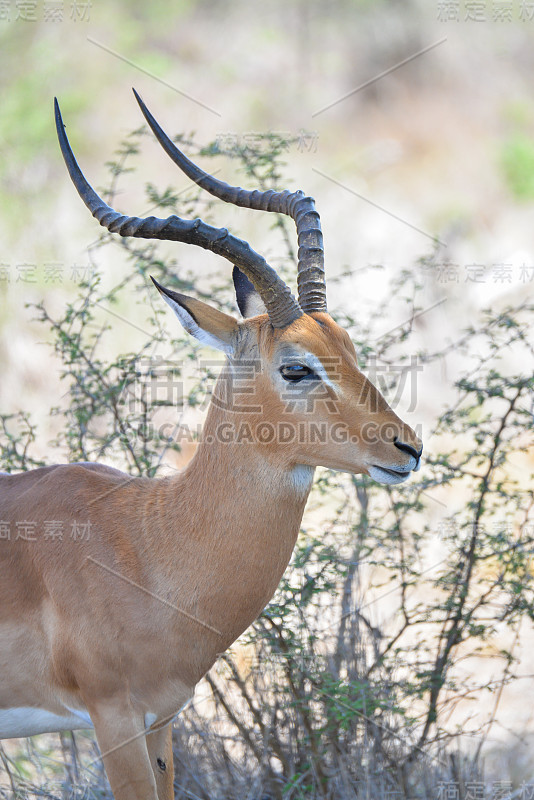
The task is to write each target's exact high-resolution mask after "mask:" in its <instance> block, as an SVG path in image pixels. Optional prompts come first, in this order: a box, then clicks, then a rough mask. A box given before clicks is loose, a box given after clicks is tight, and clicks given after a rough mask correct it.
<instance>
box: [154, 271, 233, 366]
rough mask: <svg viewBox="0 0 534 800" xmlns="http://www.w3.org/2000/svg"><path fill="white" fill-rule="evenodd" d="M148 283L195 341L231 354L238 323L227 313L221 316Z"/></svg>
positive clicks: (192, 300)
mask: <svg viewBox="0 0 534 800" xmlns="http://www.w3.org/2000/svg"><path fill="white" fill-rule="evenodd" d="M150 277H151V280H152V282H153V284H154V286H155V287H156V289H157V290H158V292H159V293H160V294H161V296H162V297H163V299H164V300H165V302H166V303H168V304H169V305H170V307H171V308H172V310H173V311H174V313H175V314H176V316H177V317H178V319H179V320H180V322H181V323H182V325H183V326H184V328H185V329H186V331H187V332H188V333H191V334H192V335H193V336H195V338H197V339H198V340H199V342H202V344H207V345H209V346H210V347H215V348H216V349H217V350H222V352H223V353H226V355H232V354H233V352H234V347H235V342H236V340H237V330H238V322H237V320H236V319H234V318H233V317H231V316H230V315H229V314H223V312H222V311H218V310H217V309H216V308H212V307H211V306H209V305H208V304H207V303H203V302H202V300H195V299H194V298H193V297H187V295H185V294H180V293H179V292H173V291H172V289H165V288H164V287H163V286H161V284H159V283H158V282H157V281H156V280H154V278H152V276H150Z"/></svg>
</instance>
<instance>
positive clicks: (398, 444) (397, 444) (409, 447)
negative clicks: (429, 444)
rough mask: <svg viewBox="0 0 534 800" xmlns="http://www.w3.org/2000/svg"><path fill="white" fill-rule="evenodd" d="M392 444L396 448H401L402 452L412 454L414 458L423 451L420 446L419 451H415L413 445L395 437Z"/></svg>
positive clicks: (418, 456) (419, 455)
mask: <svg viewBox="0 0 534 800" xmlns="http://www.w3.org/2000/svg"><path fill="white" fill-rule="evenodd" d="M393 444H394V445H395V447H396V448H398V449H399V450H402V452H403V453H408V455H410V456H413V457H414V458H415V459H418V458H420V457H421V453H422V452H423V448H421V449H420V450H419V452H417V450H416V449H415V447H412V445H411V444H406V443H405V442H401V441H400V440H399V439H395V440H394V442H393Z"/></svg>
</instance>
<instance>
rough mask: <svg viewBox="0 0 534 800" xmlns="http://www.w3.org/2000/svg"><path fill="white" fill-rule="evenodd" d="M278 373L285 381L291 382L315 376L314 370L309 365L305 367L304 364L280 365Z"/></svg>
mask: <svg viewBox="0 0 534 800" xmlns="http://www.w3.org/2000/svg"><path fill="white" fill-rule="evenodd" d="M280 373H281V375H282V378H283V379H284V380H285V381H291V383H298V382H299V381H301V380H303V379H304V378H316V377H317V375H316V374H315V372H313V371H312V370H311V369H310V368H309V367H305V366H304V364H287V365H285V366H283V367H280Z"/></svg>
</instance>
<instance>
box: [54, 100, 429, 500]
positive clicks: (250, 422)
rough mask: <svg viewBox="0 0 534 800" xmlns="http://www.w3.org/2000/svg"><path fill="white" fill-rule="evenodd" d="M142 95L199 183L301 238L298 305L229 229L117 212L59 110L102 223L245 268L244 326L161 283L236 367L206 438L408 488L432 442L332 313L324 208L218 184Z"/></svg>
mask: <svg viewBox="0 0 534 800" xmlns="http://www.w3.org/2000/svg"><path fill="white" fill-rule="evenodd" d="M134 93H135V96H136V99H137V101H138V103H139V105H140V107H141V110H142V112H143V114H144V116H145V119H146V121H147V122H148V124H149V126H150V127H151V129H152V131H153V132H154V134H155V136H156V138H157V139H158V141H159V143H160V144H161V145H162V147H163V149H164V150H165V151H166V153H167V154H168V155H169V156H170V158H171V159H172V160H173V161H174V162H175V164H177V166H178V167H180V169H182V170H183V172H184V173H185V174H186V175H187V176H188V177H189V178H191V180H193V181H194V182H196V183H197V184H198V185H199V186H200V187H201V188H203V189H205V190H206V191H208V192H210V193H211V194H212V195H214V196H215V197H217V198H219V199H221V200H224V201H226V202H229V203H233V204H235V205H238V206H242V207H245V208H251V209H257V210H263V211H271V212H276V213H279V214H286V215H288V216H290V217H291V218H292V219H293V220H294V221H295V224H296V228H297V235H298V244H299V249H298V300H297V299H296V298H295V297H294V296H293V295H292V293H291V290H290V289H289V287H288V286H287V285H286V284H285V283H284V281H283V280H282V279H281V278H280V276H279V275H277V273H276V272H275V271H274V270H273V269H272V268H271V267H270V266H269V265H268V264H267V262H266V261H265V259H264V258H263V257H262V256H260V255H259V254H258V253H256V252H255V251H254V250H252V249H251V248H250V246H249V245H248V244H247V243H246V242H244V241H242V240H240V239H237V238H236V237H234V236H232V235H231V234H229V233H228V231H227V230H226V229H217V228H213V227H211V226H209V225H206V224H205V223H204V222H202V221H201V220H199V219H196V220H182V219H180V218H179V217H177V216H171V217H168V218H167V219H157V218H155V217H148V218H145V219H140V218H138V217H127V216H123V215H121V214H119V213H117V212H116V211H114V210H113V209H112V208H110V207H109V206H108V205H107V204H106V203H104V202H103V200H102V199H101V198H100V197H99V196H98V195H97V194H96V192H95V191H94V190H93V189H92V188H91V186H90V185H89V184H88V182H87V181H86V179H85V177H84V176H83V174H82V172H81V170H80V168H79V166H78V164H77V162H76V160H75V158H74V155H73V153H72V150H71V148H70V145H69V142H68V140H67V137H66V134H65V130H64V125H63V121H62V119H61V114H60V111H59V107H58V105H57V101H56V125H57V131H58V136H59V141H60V144H61V149H62V153H63V157H64V159H65V162H66V164H67V168H68V170H69V173H70V176H71V178H72V180H73V182H74V184H75V186H76V189H77V190H78V192H79V194H80V196H81V198H82V199H83V201H84V202H85V204H86V205H87V207H88V208H89V210H90V211H91V213H92V214H93V216H94V217H95V218H96V219H97V220H98V221H99V222H100V224H101V225H103V226H104V227H106V228H107V229H108V230H109V231H111V232H114V233H119V234H120V235H121V236H136V237H141V238H146V239H166V240H173V241H181V242H186V243H188V244H195V245H198V246H200V247H203V248H205V249H208V250H212V251H213V252H215V253H217V254H219V255H222V256H224V257H225V258H227V259H228V260H229V261H231V262H232V263H233V264H234V272H233V277H234V285H235V290H236V296H237V303H238V306H239V310H240V311H241V314H242V316H243V319H242V320H239V321H238V320H237V319H234V317H232V316H230V315H228V314H224V313H222V312H221V311H219V310H218V309H215V308H213V307H212V306H210V305H208V304H207V303H204V302H202V301H200V300H197V299H195V298H191V297H187V296H185V295H183V294H180V293H178V292H175V291H173V290H172V289H168V288H164V287H163V286H161V285H160V284H159V283H158V282H157V281H155V280H154V279H152V280H153V282H154V284H155V286H156V288H157V289H158V291H159V292H160V293H161V295H162V296H163V298H164V299H165V301H166V302H167V303H168V304H169V306H170V307H171V308H172V310H173V311H174V312H175V314H176V316H177V317H178V318H179V320H180V322H181V323H182V325H183V326H184V328H185V329H186V330H187V331H189V333H191V334H192V335H193V336H195V337H196V338H197V339H199V340H200V341H201V342H203V343H205V344H208V345H210V346H212V347H215V348H217V349H219V350H221V351H222V352H224V353H225V354H226V356H227V358H228V363H227V367H226V369H225V370H224V371H223V374H222V376H221V378H220V380H219V382H218V384H217V387H216V389H215V393H214V400H213V402H212V405H211V408H210V413H209V415H208V421H207V423H206V429H205V433H206V430H208V431H209V436H210V437H211V439H213V437H215V438H217V440H218V441H220V442H228V443H235V442H241V443H250V444H253V445H254V446H255V447H257V448H260V450H261V452H262V455H263V456H264V457H266V458H268V459H269V458H271V459H272V460H273V461H275V462H277V463H278V464H280V463H282V464H283V465H284V466H287V467H299V466H305V467H311V468H312V467H316V466H324V467H329V468H331V469H336V470H343V471H347V472H351V473H367V474H368V475H370V476H371V477H372V478H373V479H374V480H376V481H379V482H380V483H388V484H395V483H401V482H402V481H405V480H406V479H407V478H408V477H409V475H410V473H411V472H412V470H417V469H419V464H420V457H421V453H422V443H421V441H420V439H419V438H418V437H417V435H416V434H415V432H414V431H413V430H412V429H411V428H410V427H409V426H408V425H406V424H405V423H404V422H402V421H401V420H400V419H399V417H398V416H397V415H396V414H395V412H394V411H393V410H392V409H391V408H390V406H389V405H388V404H387V402H386V401H385V399H384V397H383V396H382V395H381V393H380V392H379V391H378V389H376V387H375V386H373V384H372V383H371V382H370V381H369V380H368V379H367V378H366V377H365V375H364V374H363V373H362V372H361V370H360V369H359V368H358V360H357V354H356V351H355V348H354V346H353V344H352V342H351V340H350V337H349V335H348V334H347V332H346V331H345V330H343V329H342V328H341V327H340V326H339V325H338V324H337V323H336V322H335V321H334V319H333V318H332V317H331V316H330V315H329V313H328V311H327V305H326V285H325V273H324V252H323V242H322V234H321V226H320V220H319V214H318V213H317V211H316V209H315V204H314V200H313V198H311V197H307V196H305V195H304V194H303V193H302V192H300V191H297V192H288V191H283V192H275V191H266V192H259V191H247V190H244V189H241V188H237V187H232V186H229V185H227V184H225V183H223V182H221V181H219V180H217V179H215V178H213V177H212V176H211V175H208V174H207V173H205V172H204V171H203V170H201V169H200V168H199V167H197V166H196V165H195V164H193V163H192V162H191V161H190V160H189V159H188V158H187V157H186V156H185V155H184V154H183V153H182V152H181V151H180V150H179V149H178V148H177V147H176V145H175V144H174V143H173V142H172V141H171V139H170V138H169V137H168V136H167V134H166V133H165V132H164V131H163V130H162V128H161V127H160V126H159V124H158V123H157V122H156V120H155V119H154V117H153V116H152V114H151V113H150V112H149V110H148V109H147V107H146V106H145V104H144V103H143V101H142V100H141V98H140V97H139V96H138V95H137V93H136V92H135V90H134Z"/></svg>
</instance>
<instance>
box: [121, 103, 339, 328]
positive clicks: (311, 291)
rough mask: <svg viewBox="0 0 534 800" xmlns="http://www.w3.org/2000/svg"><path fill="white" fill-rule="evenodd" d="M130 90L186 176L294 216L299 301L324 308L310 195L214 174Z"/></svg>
mask: <svg viewBox="0 0 534 800" xmlns="http://www.w3.org/2000/svg"><path fill="white" fill-rule="evenodd" d="M133 93H134V95H135V98H136V100H137V102H138V103H139V107H140V108H141V111H142V112H143V114H144V117H145V119H146V121H147V122H148V124H149V125H150V127H151V128H152V131H153V133H154V136H155V137H156V139H157V140H158V142H159V143H160V145H161V146H162V147H163V149H164V150H165V152H166V153H167V155H168V156H169V157H170V158H171V159H172V160H173V161H174V163H175V164H176V165H177V166H178V167H180V169H181V170H182V171H183V172H185V174H186V175H187V177H188V178H190V179H191V180H192V181H194V182H195V183H197V184H198V185H199V186H200V187H201V188H202V189H205V190H206V191H207V192H209V193H210V194H212V195H214V196H215V197H217V198H218V199H219V200H224V201H225V202H227V203H232V204H233V205H236V206H242V207H244V208H252V209H256V210H258V211H275V212H277V213H278V214H286V215H287V216H289V217H291V218H292V219H293V220H294V222H295V225H296V227H297V236H298V243H299V250H298V279H297V281H298V294H299V305H300V307H301V308H302V310H303V311H305V312H307V313H310V312H312V311H326V310H327V309H326V284H325V272H324V250H323V235H322V233H321V221H320V218H319V213H318V212H317V211H316V209H315V201H314V199H313V197H307V196H306V195H305V194H304V192H301V191H298V192H289V191H283V192H275V191H272V190H269V191H266V192H260V191H256V190H255V191H248V190H246V189H241V188H239V187H238V186H229V185H228V184H227V183H224V182H223V181H219V180H217V178H213V177H212V176H211V175H208V173H207V172H204V170H202V169H200V167H197V166H196V164H193V162H192V161H190V160H189V159H188V158H187V156H185V155H184V154H183V153H182V151H181V150H180V149H179V148H178V147H177V146H176V145H175V144H174V143H173V142H172V141H171V140H170V139H169V137H168V136H167V134H166V133H165V131H164V130H163V129H162V128H161V126H160V125H159V123H158V122H157V121H156V120H155V119H154V117H153V116H152V114H151V113H150V111H149V110H148V108H147V107H146V105H145V104H144V102H143V101H142V100H141V98H140V97H139V95H138V94H137V92H136V91H135V89H133Z"/></svg>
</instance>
